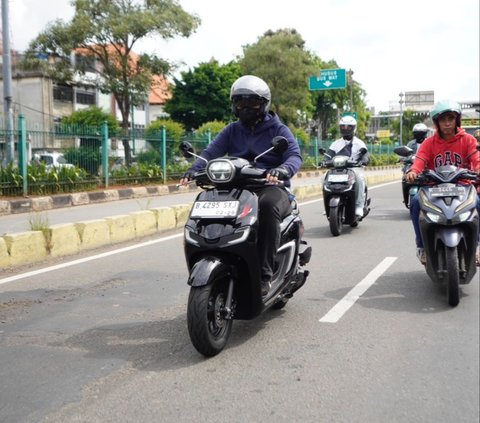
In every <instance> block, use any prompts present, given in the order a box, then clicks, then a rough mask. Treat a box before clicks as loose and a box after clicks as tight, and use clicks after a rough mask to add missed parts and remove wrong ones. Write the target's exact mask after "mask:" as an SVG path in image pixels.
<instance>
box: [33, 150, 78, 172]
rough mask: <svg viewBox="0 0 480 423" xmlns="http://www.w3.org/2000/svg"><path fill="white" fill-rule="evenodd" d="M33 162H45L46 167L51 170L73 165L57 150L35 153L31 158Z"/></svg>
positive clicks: (72, 166)
mask: <svg viewBox="0 0 480 423" xmlns="http://www.w3.org/2000/svg"><path fill="white" fill-rule="evenodd" d="M33 160H34V162H37V163H45V165H46V169H47V170H51V169H52V168H57V169H61V168H62V167H66V168H74V167H75V166H74V165H73V164H71V163H67V160H66V159H65V157H64V156H63V154H62V153H58V152H55V151H54V152H51V153H49V152H46V153H36V154H35V155H34V158H33Z"/></svg>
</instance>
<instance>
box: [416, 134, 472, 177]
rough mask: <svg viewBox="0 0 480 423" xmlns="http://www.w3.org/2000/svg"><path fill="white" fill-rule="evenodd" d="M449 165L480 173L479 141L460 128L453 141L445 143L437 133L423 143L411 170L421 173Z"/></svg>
mask: <svg viewBox="0 0 480 423" xmlns="http://www.w3.org/2000/svg"><path fill="white" fill-rule="evenodd" d="M447 165H454V166H457V167H463V168H466V169H469V170H474V171H476V172H479V171H480V151H478V150H477V140H476V139H475V138H474V137H473V136H472V135H470V134H467V133H466V132H465V131H464V130H463V129H462V128H458V132H457V133H456V134H455V136H454V137H453V138H452V139H451V140H448V141H445V140H443V139H441V138H440V136H439V135H438V133H435V134H434V135H433V136H431V137H429V138H427V139H426V140H425V141H423V142H422V144H421V145H420V148H419V149H418V151H417V155H416V158H415V161H414V162H413V166H412V167H411V169H410V170H413V171H414V172H415V173H421V172H422V171H423V170H424V169H432V170H435V169H436V168H437V167H439V166H447Z"/></svg>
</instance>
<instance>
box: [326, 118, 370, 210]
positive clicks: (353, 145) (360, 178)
mask: <svg viewBox="0 0 480 423" xmlns="http://www.w3.org/2000/svg"><path fill="white" fill-rule="evenodd" d="M338 124H339V125H340V133H341V134H342V138H339V139H338V140H336V141H334V142H333V143H332V144H331V145H330V148H329V149H328V151H327V152H326V153H325V156H326V157H327V158H329V159H331V158H333V157H334V156H348V157H350V159H352V160H355V161H357V162H358V163H359V164H360V165H362V166H366V165H367V164H368V162H369V161H370V157H369V155H368V152H366V153H364V154H362V153H361V152H360V149H363V148H364V149H365V150H367V146H366V144H365V143H364V142H363V141H362V140H361V139H360V138H357V137H356V136H355V131H356V129H357V120H356V119H355V118H354V117H353V116H343V117H342V118H341V119H340V122H339V123H338ZM353 171H354V172H355V182H356V183H355V189H356V192H355V215H356V216H357V217H359V218H361V217H363V216H364V215H365V209H364V206H365V184H366V183H365V175H364V172H363V168H362V167H354V168H353Z"/></svg>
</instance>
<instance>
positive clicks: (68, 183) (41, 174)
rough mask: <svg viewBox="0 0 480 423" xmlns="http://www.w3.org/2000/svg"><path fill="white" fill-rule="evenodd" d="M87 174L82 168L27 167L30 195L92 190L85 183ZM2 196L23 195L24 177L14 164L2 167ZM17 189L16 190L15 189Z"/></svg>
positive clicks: (35, 165) (38, 165) (37, 165)
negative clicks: (79, 187) (80, 188)
mask: <svg viewBox="0 0 480 423" xmlns="http://www.w3.org/2000/svg"><path fill="white" fill-rule="evenodd" d="M87 177H88V175H87V172H86V171H85V170H83V169H80V168H71V167H61V168H55V167H54V168H51V169H47V167H46V165H45V164H44V163H40V164H32V165H28V166H27V185H28V193H29V194H31V195H45V194H51V193H62V192H74V191H76V190H78V189H76V187H77V186H81V187H82V190H84V189H86V188H90V187H91V185H90V184H86V183H85V181H86V179H87ZM0 186H2V187H3V188H2V190H1V191H0V195H7V194H9V195H11V194H14V195H15V194H22V191H21V189H22V187H23V176H22V175H21V174H20V171H19V169H18V167H14V166H13V164H12V163H10V164H9V165H7V166H5V167H2V166H0ZM15 188H16V189H15Z"/></svg>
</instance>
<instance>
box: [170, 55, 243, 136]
mask: <svg viewBox="0 0 480 423" xmlns="http://www.w3.org/2000/svg"><path fill="white" fill-rule="evenodd" d="M239 76H241V69H240V67H239V65H238V64H237V63H234V62H230V63H228V64H226V65H219V64H218V62H217V61H215V60H212V61H211V62H209V63H200V64H199V65H198V66H197V67H195V68H194V69H193V71H192V70H189V71H188V72H182V74H181V80H178V79H175V80H174V81H175V85H174V87H173V93H172V99H171V100H169V101H168V102H167V104H166V105H165V111H166V112H167V113H169V114H170V116H171V117H172V119H174V120H176V121H178V122H181V123H182V124H183V125H184V126H185V128H187V129H188V130H192V129H196V128H198V127H199V126H201V125H202V124H204V123H205V122H209V121H213V120H219V121H227V122H228V121H229V120H231V119H232V112H231V107H230V98H229V97H230V87H231V85H232V84H233V82H234V81H235V80H236V79H237V78H238V77H239Z"/></svg>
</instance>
